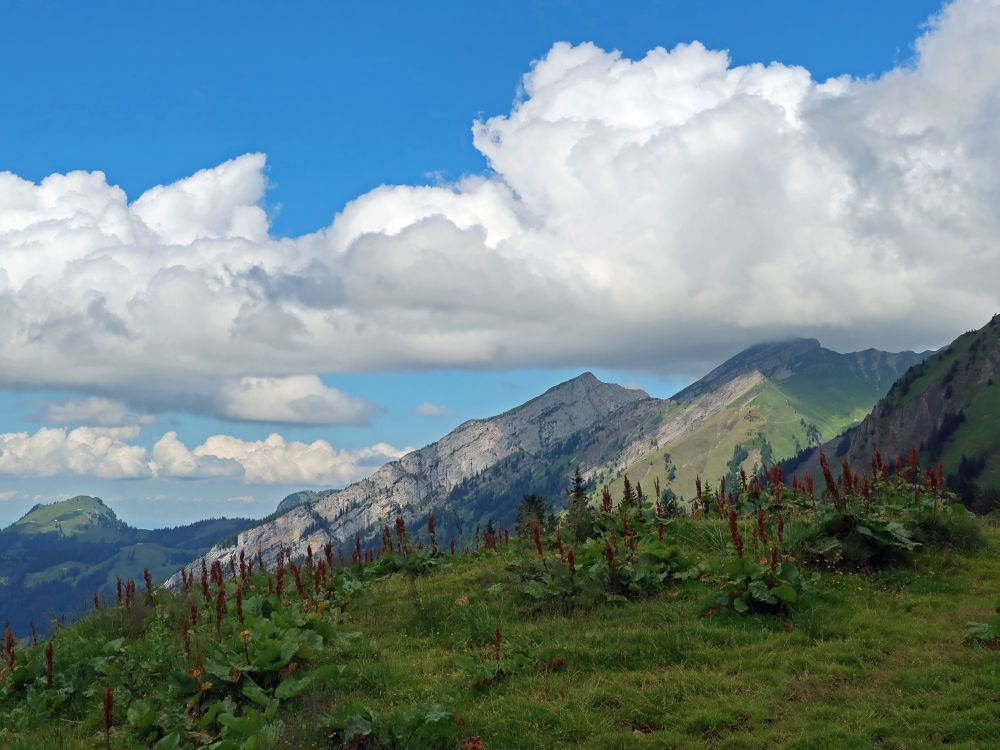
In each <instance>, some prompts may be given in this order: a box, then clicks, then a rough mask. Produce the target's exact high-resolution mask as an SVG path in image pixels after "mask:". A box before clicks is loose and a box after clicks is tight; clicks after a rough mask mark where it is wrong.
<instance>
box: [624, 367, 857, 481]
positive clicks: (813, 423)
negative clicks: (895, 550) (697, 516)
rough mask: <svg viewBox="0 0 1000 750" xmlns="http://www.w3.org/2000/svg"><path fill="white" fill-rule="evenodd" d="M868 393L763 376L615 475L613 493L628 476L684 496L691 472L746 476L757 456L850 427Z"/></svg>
mask: <svg viewBox="0 0 1000 750" xmlns="http://www.w3.org/2000/svg"><path fill="white" fill-rule="evenodd" d="M831 393H832V394H833V395H832V396H831V395H830V394H831ZM862 397H864V398H865V399H866V400H864V401H861V400H860V399H861V398H862ZM870 398H872V397H870V396H869V395H868V392H867V389H860V388H859V389H857V390H856V391H854V393H853V396H850V397H848V396H846V395H845V392H844V391H843V390H840V391H831V390H829V389H827V388H826V386H825V385H824V381H823V380H817V381H809V380H808V379H807V378H794V379H790V380H788V381H785V382H783V383H776V382H773V381H771V380H768V379H766V378H765V379H762V380H761V382H760V383H758V384H757V385H756V386H754V387H753V388H751V389H750V390H748V391H747V392H745V393H744V394H742V395H741V396H739V397H738V398H737V399H736V400H734V401H733V402H732V403H730V404H729V405H727V406H726V407H724V408H723V409H721V410H720V411H719V412H717V413H716V414H714V415H713V416H711V417H710V418H709V419H707V420H706V421H705V422H704V423H702V424H701V425H699V426H698V427H697V428H696V429H695V430H693V431H692V432H690V433H688V434H686V435H684V436H683V437H681V438H680V439H679V440H677V441H674V442H669V443H666V444H664V445H662V446H660V447H658V448H657V449H656V450H654V451H652V452H651V453H650V454H649V455H647V456H644V457H643V458H642V459H640V460H639V461H636V462H635V463H633V464H631V465H630V466H628V467H627V468H626V469H624V470H623V471H621V472H616V475H615V476H614V477H613V478H612V480H611V482H610V488H611V493H612V495H614V496H618V495H620V494H621V489H622V485H623V483H624V477H626V476H627V477H628V478H629V479H630V481H632V482H633V483H635V482H637V481H638V482H641V483H642V485H643V487H644V488H646V489H647V491H652V488H653V485H654V483H655V482H656V480H657V479H658V480H659V482H660V486H661V487H662V488H664V489H668V488H669V489H671V490H672V491H673V492H675V493H676V494H677V496H678V497H686V498H689V497H691V495H693V493H694V486H695V478H696V477H701V479H702V481H704V482H706V483H707V482H713V483H717V482H718V481H719V479H721V478H722V477H723V476H726V475H729V481H730V484H731V483H732V481H733V478H734V477H735V475H736V474H738V473H739V469H740V468H741V467H745V468H746V471H747V472H748V473H749V472H750V471H751V470H752V469H753V467H754V466H759V465H760V464H761V461H762V460H763V461H765V462H766V463H767V464H769V465H770V464H771V463H773V462H775V461H778V460H781V459H784V458H788V457H790V456H794V455H795V454H796V453H798V452H799V451H800V450H802V449H803V448H805V447H806V446H808V445H813V444H815V443H816V442H818V440H819V439H822V438H823V437H825V436H833V435H837V434H839V433H840V432H842V431H843V430H844V429H846V428H848V427H850V426H852V425H854V424H856V421H857V420H858V419H860V418H862V417H864V415H865V414H866V413H867V411H868V409H870V408H871V406H872V404H873V403H874V399H872V400H868V399H870ZM671 477H673V478H672V479H671Z"/></svg>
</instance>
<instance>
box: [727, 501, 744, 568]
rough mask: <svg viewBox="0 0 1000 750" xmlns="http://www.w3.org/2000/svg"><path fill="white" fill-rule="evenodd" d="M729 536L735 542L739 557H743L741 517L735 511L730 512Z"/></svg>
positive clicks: (734, 545)
mask: <svg viewBox="0 0 1000 750" xmlns="http://www.w3.org/2000/svg"><path fill="white" fill-rule="evenodd" d="M729 536H730V537H731V538H732V540H733V547H735V548H736V554H737V556H739V557H743V537H742V536H741V535H740V528H739V517H738V516H737V514H736V511H735V510H731V511H729Z"/></svg>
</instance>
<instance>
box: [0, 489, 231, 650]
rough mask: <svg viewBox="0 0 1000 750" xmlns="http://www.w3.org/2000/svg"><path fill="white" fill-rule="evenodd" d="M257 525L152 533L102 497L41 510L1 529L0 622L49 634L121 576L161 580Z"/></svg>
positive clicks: (205, 524) (203, 525)
mask: <svg viewBox="0 0 1000 750" xmlns="http://www.w3.org/2000/svg"><path fill="white" fill-rule="evenodd" d="M249 523H250V521H248V520H245V519H212V520H207V521H199V522H198V523H194V524H189V525H187V526H182V527H178V528H174V529H157V530H145V529H135V528H132V527H131V526H129V525H128V524H126V523H124V522H123V521H122V520H121V519H119V518H118V517H117V516H116V515H115V513H114V511H113V510H111V508H109V507H108V506H107V505H105V504H104V502H103V501H102V500H101V499H100V498H96V497H87V496H83V495H81V496H78V497H74V498H70V499H69V500H64V501H62V502H57V503H50V504H47V505H36V506H35V507H34V508H32V509H31V510H30V511H28V513H26V514H25V515H24V516H22V517H21V518H20V519H18V520H17V521H15V522H14V523H13V524H11V525H10V526H9V527H7V528H6V529H4V530H3V531H0V617H2V618H7V617H10V618H14V617H17V618H18V619H19V620H22V619H23V621H24V623H27V621H28V619H34V620H35V623H36V625H37V626H38V627H39V629H40V630H43V631H44V630H46V629H47V627H48V625H49V622H50V620H51V619H52V618H53V617H61V616H63V615H69V614H73V613H74V612H77V611H79V610H80V609H81V608H82V607H85V606H88V604H89V603H90V601H91V599H92V597H93V594H94V593H95V592H98V593H100V594H102V595H107V594H109V592H113V591H114V588H115V583H116V578H117V577H118V576H121V577H122V578H127V577H130V576H131V577H134V576H135V575H136V571H137V570H138V571H139V574H140V575H141V573H142V571H143V569H145V568H148V569H149V571H150V574H151V575H152V576H153V578H154V580H156V581H157V582H159V581H161V580H163V579H164V578H166V577H167V576H169V575H170V574H172V573H174V572H176V570H177V568H178V567H179V566H181V565H183V564H185V563H187V562H189V561H190V560H191V559H192V557H195V556H197V555H200V554H203V553H204V552H205V551H206V550H208V548H209V547H211V546H212V544H214V543H215V542H216V541H218V540H219V539H220V538H222V537H224V536H231V535H233V534H236V533H237V532H239V531H240V530H242V529H243V528H245V527H246V526H247V525H248V524H249Z"/></svg>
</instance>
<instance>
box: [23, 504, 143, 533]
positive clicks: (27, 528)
mask: <svg viewBox="0 0 1000 750" xmlns="http://www.w3.org/2000/svg"><path fill="white" fill-rule="evenodd" d="M121 526H123V524H122V523H121V521H119V520H118V519H117V518H116V517H115V514H114V513H113V512H112V511H111V509H110V508H108V507H107V506H106V505H104V503H102V502H101V501H100V500H98V499H97V498H96V497H88V496H86V495H78V496H77V497H73V498H70V499H69V500H64V501H62V502H58V503H50V504H48V505H37V506H35V507H34V508H33V509H32V510H31V511H29V512H28V513H27V514H26V515H25V516H24V517H23V518H21V519H20V520H18V521H17V522H16V523H14V524H12V525H11V527H10V530H11V531H14V532H16V533H18V534H59V535H61V536H77V535H85V536H86V537H87V538H89V539H92V540H93V541H98V540H101V539H105V538H113V537H114V536H115V534H116V532H117V531H118V530H119V528H120V527H121Z"/></svg>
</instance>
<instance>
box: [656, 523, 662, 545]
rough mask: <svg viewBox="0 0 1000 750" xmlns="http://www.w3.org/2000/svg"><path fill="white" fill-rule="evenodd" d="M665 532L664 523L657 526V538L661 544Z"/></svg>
mask: <svg viewBox="0 0 1000 750" xmlns="http://www.w3.org/2000/svg"><path fill="white" fill-rule="evenodd" d="M663 531H664V528H663V524H662V523H658V524H656V536H658V537H659V538H660V541H661V542H662V541H663Z"/></svg>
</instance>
